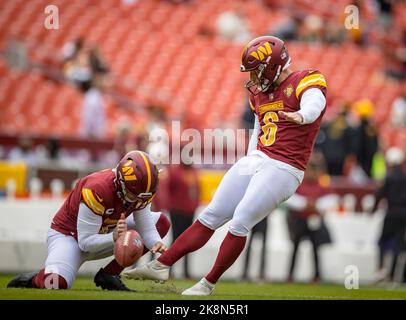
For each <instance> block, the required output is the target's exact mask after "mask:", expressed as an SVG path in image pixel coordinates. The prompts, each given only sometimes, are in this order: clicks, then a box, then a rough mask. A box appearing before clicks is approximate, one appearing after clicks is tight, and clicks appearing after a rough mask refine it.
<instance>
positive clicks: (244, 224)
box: [198, 150, 304, 236]
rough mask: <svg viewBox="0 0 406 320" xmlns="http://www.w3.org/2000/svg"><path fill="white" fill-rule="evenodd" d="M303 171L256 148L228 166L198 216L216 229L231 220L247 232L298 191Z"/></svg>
mask: <svg viewBox="0 0 406 320" xmlns="http://www.w3.org/2000/svg"><path fill="white" fill-rule="evenodd" d="M303 175H304V172H303V171H301V170H298V169H296V168H294V167H292V166H290V165H288V164H286V163H283V162H281V161H277V160H274V159H271V158H269V157H268V156H266V155H265V154H264V153H262V152H260V151H257V150H256V151H254V152H252V153H250V155H248V156H245V157H243V158H241V159H240V160H238V161H237V162H236V163H235V164H234V165H233V166H232V167H231V168H230V170H228V172H227V173H226V174H225V176H224V177H223V179H222V180H221V182H220V185H219V186H218V188H217V190H216V192H215V194H214V196H213V199H212V200H211V202H210V204H209V205H208V206H207V207H206V208H205V209H204V210H203V212H202V213H201V214H200V215H199V216H198V219H199V221H200V222H201V223H202V224H203V225H205V226H206V227H208V228H210V229H212V230H215V229H217V228H219V227H221V226H222V225H224V224H225V223H226V222H228V221H230V220H231V222H230V226H229V231H230V232H231V233H232V234H234V235H236V236H247V235H248V233H249V232H250V230H251V229H252V228H253V227H254V226H255V225H256V224H257V223H258V222H260V221H261V220H262V219H264V218H265V217H267V216H268V215H269V214H270V213H271V212H272V211H273V210H274V209H275V208H276V206H277V205H279V204H280V203H281V202H283V201H285V200H287V199H288V198H289V197H290V196H292V195H293V194H294V193H295V191H296V189H297V187H298V186H299V185H300V183H301V181H302V180H303Z"/></svg>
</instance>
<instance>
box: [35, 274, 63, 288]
mask: <svg viewBox="0 0 406 320" xmlns="http://www.w3.org/2000/svg"><path fill="white" fill-rule="evenodd" d="M33 285H34V286H35V287H36V288H38V289H68V288H69V287H70V286H69V285H68V282H67V281H66V279H65V278H64V277H62V276H61V275H59V274H57V273H45V272H44V270H41V271H40V272H39V273H38V274H37V275H36V276H35V277H34V279H33Z"/></svg>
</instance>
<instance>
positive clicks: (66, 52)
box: [61, 38, 84, 63]
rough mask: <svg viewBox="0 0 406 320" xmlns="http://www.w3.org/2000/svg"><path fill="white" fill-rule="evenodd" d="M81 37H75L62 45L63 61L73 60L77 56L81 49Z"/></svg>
mask: <svg viewBox="0 0 406 320" xmlns="http://www.w3.org/2000/svg"><path fill="white" fill-rule="evenodd" d="M83 44H84V43H83V38H76V39H75V40H73V41H69V42H67V43H65V45H64V46H63V47H62V50H61V55H62V60H63V62H64V63H66V62H68V61H70V60H73V59H75V58H76V57H77V54H78V53H79V52H80V51H82V49H83Z"/></svg>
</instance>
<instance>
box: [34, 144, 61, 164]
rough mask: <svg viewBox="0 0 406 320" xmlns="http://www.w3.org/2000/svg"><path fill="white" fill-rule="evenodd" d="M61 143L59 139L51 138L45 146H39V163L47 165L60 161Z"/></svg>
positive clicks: (37, 152) (37, 153) (37, 151)
mask: <svg viewBox="0 0 406 320" xmlns="http://www.w3.org/2000/svg"><path fill="white" fill-rule="evenodd" d="M60 150H61V146H60V142H59V140H58V139H57V138H49V139H47V140H46V141H45V142H44V144H42V145H39V146H38V147H37V150H36V155H37V160H38V163H42V164H47V163H49V162H54V163H55V162H58V161H59V160H60Z"/></svg>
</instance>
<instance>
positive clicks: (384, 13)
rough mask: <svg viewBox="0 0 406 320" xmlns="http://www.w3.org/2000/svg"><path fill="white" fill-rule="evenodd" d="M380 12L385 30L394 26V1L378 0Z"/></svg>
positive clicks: (380, 18)
mask: <svg viewBox="0 0 406 320" xmlns="http://www.w3.org/2000/svg"><path fill="white" fill-rule="evenodd" d="M376 2H377V4H378V8H379V12H380V16H379V20H380V23H381V26H382V28H383V29H384V30H388V28H389V27H390V26H391V25H392V23H393V19H392V14H393V0H376Z"/></svg>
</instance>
